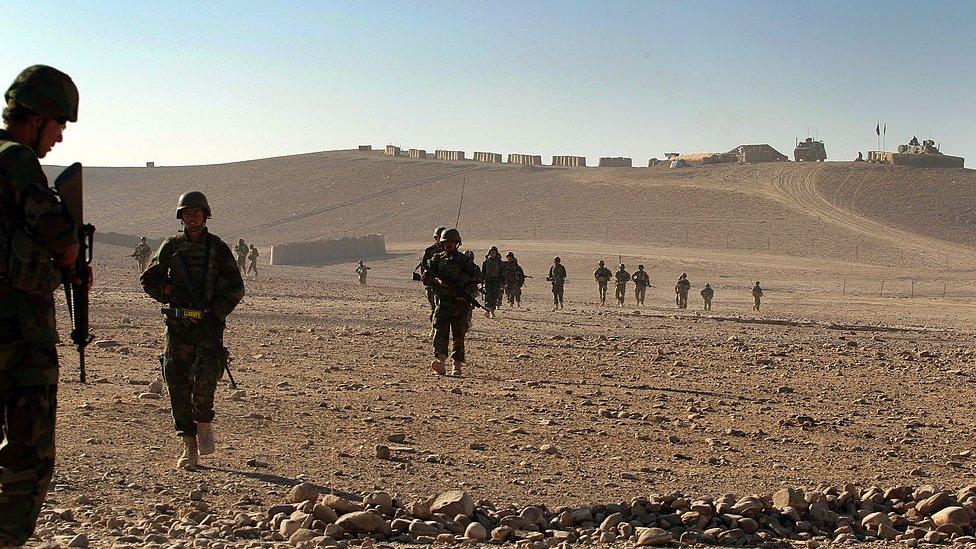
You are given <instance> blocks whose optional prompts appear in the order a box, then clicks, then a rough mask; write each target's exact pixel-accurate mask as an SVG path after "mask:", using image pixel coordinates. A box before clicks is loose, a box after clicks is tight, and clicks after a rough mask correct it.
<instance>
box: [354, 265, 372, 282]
mask: <svg viewBox="0 0 976 549" xmlns="http://www.w3.org/2000/svg"><path fill="white" fill-rule="evenodd" d="M367 271H369V267H367V266H366V262H365V261H363V260H359V266H358V267H356V274H358V275H359V285H360V286H365V285H366V273H367Z"/></svg>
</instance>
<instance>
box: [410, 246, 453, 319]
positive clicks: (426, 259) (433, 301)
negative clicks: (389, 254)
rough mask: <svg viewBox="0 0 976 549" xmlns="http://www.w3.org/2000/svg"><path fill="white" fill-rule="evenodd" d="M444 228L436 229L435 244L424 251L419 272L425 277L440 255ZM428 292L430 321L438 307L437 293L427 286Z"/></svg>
mask: <svg viewBox="0 0 976 549" xmlns="http://www.w3.org/2000/svg"><path fill="white" fill-rule="evenodd" d="M446 230H447V229H445V228H444V227H437V228H436V229H434V243H433V244H431V245H430V246H427V248H425V249H424V255H423V257H422V258H421V259H420V263H418V264H417V270H419V271H420V275H421V276H423V274H424V273H425V272H427V269H428V267H429V266H430V260H431V258H432V257H434V255H436V254H438V253H440V251H441V233H443V232H444V231H446ZM426 290H427V301H428V303H430V319H431V320H434V308H435V307H436V306H437V293H436V292H434V289H433V288H431V287H430V286H426Z"/></svg>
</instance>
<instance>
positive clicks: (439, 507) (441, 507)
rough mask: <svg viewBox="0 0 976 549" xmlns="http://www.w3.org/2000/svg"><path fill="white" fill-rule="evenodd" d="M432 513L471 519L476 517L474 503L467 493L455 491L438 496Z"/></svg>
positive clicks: (431, 509) (432, 505)
mask: <svg viewBox="0 0 976 549" xmlns="http://www.w3.org/2000/svg"><path fill="white" fill-rule="evenodd" d="M430 512H431V513H444V514H445V515H448V516H451V517H453V516H455V515H464V516H466V517H468V518H470V517H471V516H472V515H474V502H473V501H472V500H471V496H469V495H468V493H467V492H464V491H461V490H453V491H450V492H444V493H443V494H441V495H439V496H437V499H435V500H434V503H433V504H431V506H430Z"/></svg>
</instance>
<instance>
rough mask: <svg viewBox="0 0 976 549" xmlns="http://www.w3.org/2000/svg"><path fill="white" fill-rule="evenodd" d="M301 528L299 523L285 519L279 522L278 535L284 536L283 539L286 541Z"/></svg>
mask: <svg viewBox="0 0 976 549" xmlns="http://www.w3.org/2000/svg"><path fill="white" fill-rule="evenodd" d="M301 527H302V525H301V523H300V522H297V521H294V520H291V519H285V520H283V521H281V525H280V526H278V533H279V534H281V535H282V536H284V537H285V539H288V538H290V537H291V535H292V534H294V533H295V532H297V531H298V530H299V529H300V528H301Z"/></svg>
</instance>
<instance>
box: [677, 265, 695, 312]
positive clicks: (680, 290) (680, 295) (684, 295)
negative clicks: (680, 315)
mask: <svg viewBox="0 0 976 549" xmlns="http://www.w3.org/2000/svg"><path fill="white" fill-rule="evenodd" d="M690 290H691V282H689V281H688V275H687V274H686V273H681V276H679V277H678V283H677V284H675V285H674V302H675V304H676V305H677V306H678V308H679V309H687V308H688V292H689V291H690Z"/></svg>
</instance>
